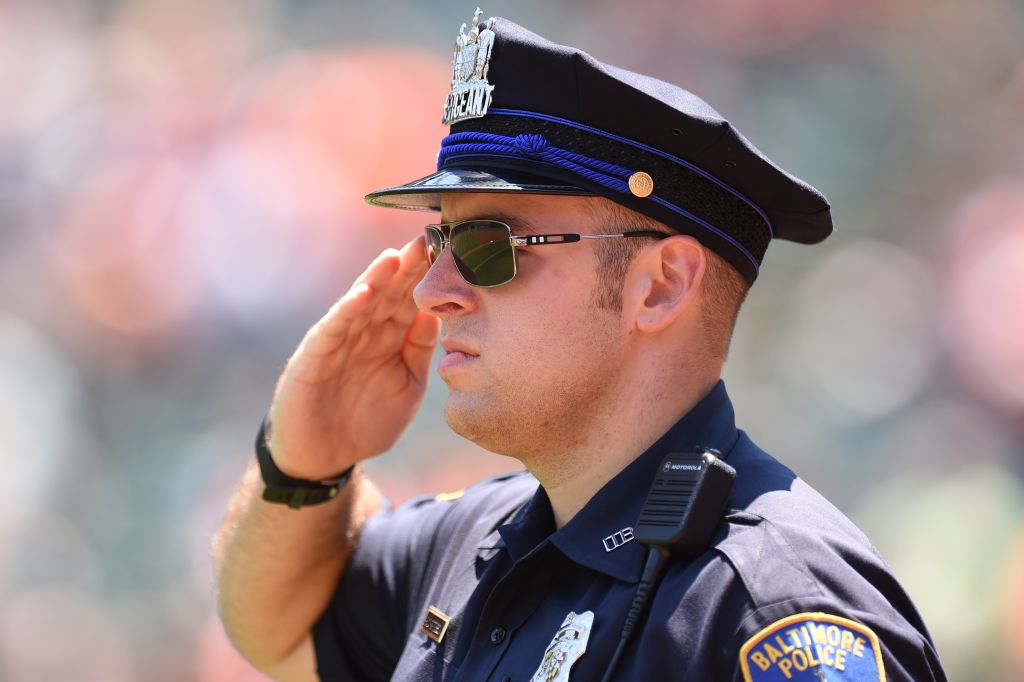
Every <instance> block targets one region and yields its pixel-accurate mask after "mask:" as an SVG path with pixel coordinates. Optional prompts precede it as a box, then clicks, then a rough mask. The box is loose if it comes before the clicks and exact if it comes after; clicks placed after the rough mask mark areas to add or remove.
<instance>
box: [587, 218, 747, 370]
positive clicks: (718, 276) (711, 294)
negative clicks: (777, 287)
mask: <svg viewBox="0 0 1024 682" xmlns="http://www.w3.org/2000/svg"><path fill="white" fill-rule="evenodd" d="M586 205H587V207H588V209H589V211H590V213H591V214H592V216H593V217H594V218H595V219H596V220H598V221H599V223H600V226H599V227H598V232H602V233H605V234H612V233H617V232H629V231H633V230H655V231H658V232H664V233H665V234H670V235H671V234H679V233H678V232H676V231H675V230H673V229H672V228H670V227H668V226H667V225H665V224H664V223H661V222H659V221H657V220H655V219H654V218H651V217H649V216H646V215H644V214H642V213H637V212H636V211H633V210H631V209H628V208H626V207H625V206H622V205H621V204H616V203H614V202H612V201H609V200H606V199H598V200H596V201H587V202H586ZM646 242H647V240H644V239H600V240H596V246H595V249H596V254H597V261H598V272H599V274H600V280H601V281H600V284H599V286H598V289H597V291H595V293H594V298H593V303H594V305H595V306H596V307H598V308H602V309H605V310H612V311H618V310H621V309H622V288H623V285H624V284H625V279H626V271H627V270H628V269H629V265H630V263H631V262H632V261H633V259H634V258H635V257H636V255H637V254H638V253H640V251H641V249H643V247H644V246H646ZM701 247H702V248H703V249H704V254H705V260H706V262H707V266H706V269H705V272H704V280H703V282H702V283H701V289H702V296H701V307H702V313H703V314H702V324H703V326H704V332H705V334H707V335H708V337H709V342H710V343H709V347H710V348H712V349H717V350H718V351H719V352H720V353H721V355H722V357H725V355H726V353H727V352H728V349H729V341H730V339H731V338H732V332H733V329H735V327H736V318H737V316H738V315H739V311H740V307H741V306H742V305H743V302H744V301H745V300H746V298H747V293H748V292H749V291H750V285H749V284H748V283H747V280H746V279H745V278H744V277H743V275H741V274H740V273H739V271H738V270H736V268H734V267H733V266H732V265H730V264H729V263H728V262H727V261H726V260H725V259H724V258H722V257H721V256H719V255H718V254H717V253H715V252H714V251H712V250H711V249H709V248H707V247H706V246H704V245H703V244H702V245H701Z"/></svg>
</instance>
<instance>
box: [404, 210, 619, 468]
mask: <svg viewBox="0 0 1024 682" xmlns="http://www.w3.org/2000/svg"><path fill="white" fill-rule="evenodd" d="M587 201H592V202H593V201H601V200H599V199H593V198H586V197H553V196H543V195H525V194H524V195H510V194H451V195H448V196H445V197H444V199H443V204H442V220H443V221H445V222H454V221H458V220H466V219H470V218H493V219H497V220H501V221H502V222H505V223H507V224H509V225H510V226H511V227H512V232H513V234H528V233H531V232H533V233H551V232H579V233H581V234H596V233H598V231H599V230H598V229H597V228H598V222H597V219H596V218H595V217H594V212H593V211H591V210H588V207H587V206H586V205H585V204H584V202H587ZM594 248H595V247H594V242H593V241H583V242H579V243H573V244H559V245H545V246H536V247H517V249H516V257H517V259H518V272H517V274H516V276H515V278H514V279H513V280H512V281H511V282H509V283H508V284H505V285H502V286H499V287H495V288H490V289H482V288H478V287H473V286H471V285H469V284H468V283H467V282H466V281H465V280H463V279H462V277H461V276H460V275H459V273H458V271H457V270H456V268H455V264H454V263H453V261H452V257H451V253H450V252H449V250H448V249H447V248H446V249H445V251H444V253H442V254H441V256H440V257H439V258H438V259H437V261H436V262H435V263H434V265H433V266H432V267H431V269H430V271H429V272H428V273H427V274H426V276H425V277H424V278H423V281H422V282H420V284H419V286H417V287H416V291H415V299H416V304H417V305H418V306H419V308H420V309H421V310H423V311H424V312H427V313H429V314H431V315H435V316H437V317H438V318H440V319H441V322H442V335H441V343H442V346H443V347H444V349H445V351H446V354H445V356H444V357H443V359H442V360H441V363H440V365H439V367H438V373H439V374H440V376H441V379H442V380H444V382H445V383H446V384H447V385H448V389H449V395H448V401H447V403H446V405H445V418H446V419H447V421H448V423H449V425H450V426H451V427H452V429H454V430H455V431H456V432H457V433H459V434H461V435H462V436H464V437H466V438H468V439H470V440H472V441H474V442H476V443H477V444H479V445H481V446H482V447H485V448H487V449H489V450H492V451H494V452H500V453H503V454H508V455H512V456H517V457H520V458H524V457H525V458H528V459H529V458H531V457H536V456H538V455H543V454H545V453H548V452H556V451H558V450H560V449H564V448H565V447H566V446H570V447H571V446H579V445H582V443H580V442H579V439H580V438H584V437H585V435H584V434H585V432H586V431H587V429H586V425H587V421H588V420H589V419H592V418H597V415H598V413H599V412H600V408H601V407H602V406H603V405H606V404H607V402H608V397H609V395H610V392H612V391H614V389H615V378H616V376H617V370H618V368H619V367H620V366H621V364H622V363H621V362H620V361H621V360H622V354H623V347H624V339H625V338H626V336H627V335H628V331H629V330H628V329H627V328H626V325H625V324H624V323H623V319H622V316H621V314H620V313H618V312H613V311H609V310H606V309H602V308H599V307H598V306H596V305H595V304H594V300H593V299H594V296H595V290H596V289H597V286H598V277H599V276H600V273H598V272H597V270H596V265H597V258H596V255H595V251H594Z"/></svg>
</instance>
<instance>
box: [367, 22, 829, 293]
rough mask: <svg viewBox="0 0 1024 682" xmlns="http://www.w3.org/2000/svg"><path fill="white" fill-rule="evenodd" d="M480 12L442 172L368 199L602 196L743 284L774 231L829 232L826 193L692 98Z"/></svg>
mask: <svg viewBox="0 0 1024 682" xmlns="http://www.w3.org/2000/svg"><path fill="white" fill-rule="evenodd" d="M480 16H481V12H480V11H479V10H477V13H476V15H475V16H474V19H473V21H472V22H471V23H470V26H471V28H470V29H469V30H468V31H467V30H466V26H465V25H463V28H462V30H461V31H460V33H459V36H458V38H457V40H456V50H455V59H454V64H453V73H452V92H451V94H450V95H449V96H448V99H447V101H446V103H445V108H444V123H446V124H449V125H450V126H451V129H450V134H449V135H448V136H446V137H445V138H444V139H443V140H442V141H441V150H440V152H439V153H438V158H437V172H436V173H433V174H432V175H428V176H427V177H424V178H421V179H419V180H415V181H412V182H409V183H407V184H404V185H400V186H398V187H390V188H387V189H381V190H378V191H376V192H373V193H371V194H369V195H367V197H366V200H367V201H369V202H370V203H371V204H375V205H379V206H388V207H393V208H406V209H420V210H440V204H441V199H440V197H441V194H443V193H446V192H528V193H538V194H565V195H583V196H588V195H589V196H592V195H600V196H604V197H607V198H608V199H611V200H612V201H615V202H617V203H619V204H622V205H623V206H626V207H628V208H630V209H632V210H634V211H637V212H639V213H643V214H645V215H648V216H650V217H652V218H654V219H656V220H658V221H661V222H662V223H664V224H666V225H668V226H669V227H671V228H672V229H674V230H676V231H678V232H680V233H682V234H687V235H691V236H693V237H695V238H696V239H698V240H699V241H700V242H701V243H703V244H704V245H705V246H707V247H708V248H710V249H712V250H713V251H715V252H716V253H718V254H719V255H721V256H722V257H723V258H724V259H725V260H726V261H728V262H729V263H730V264H732V265H733V266H734V267H735V268H736V269H737V270H738V271H739V272H740V273H741V274H742V275H743V276H744V277H745V278H746V280H747V281H748V282H751V283H752V282H753V281H754V279H755V278H756V277H757V273H758V268H759V267H760V264H761V260H762V259H763V257H764V253H765V250H766V249H767V248H768V242H769V241H770V240H771V239H772V238H773V237H778V238H780V239H787V240H790V241H794V242H800V243H804V244H814V243H818V242H820V241H822V240H823V239H825V238H826V237H828V236H829V235H830V234H831V233H832V218H831V214H830V211H829V204H828V201H827V200H826V199H825V197H824V196H823V195H822V194H821V193H820V192H818V191H817V190H816V189H814V188H813V187H811V186H810V185H809V184H807V183H805V182H803V181H802V180H800V179H798V178H795V177H793V176H792V175H790V174H788V173H786V172H785V171H784V170H782V169H781V168H779V167H778V166H776V165H775V164H774V163H773V162H772V161H770V160H769V159H768V158H767V157H766V156H765V155H764V154H762V153H761V152H760V151H759V150H758V149H757V148H756V147H754V145H752V144H751V143H750V142H749V141H747V139H746V138H744V137H743V135H742V134H740V132H739V131H738V130H736V128H734V127H733V126H732V125H731V124H730V123H729V122H728V121H727V120H725V118H723V117H722V115H721V114H719V113H718V112H717V111H715V110H714V109H713V108H712V107H711V106H710V105H709V104H707V103H706V102H705V101H704V100H702V99H701V98H699V97H697V96H696V95H694V94H693V93H691V92H689V91H687V90H684V89H683V88H681V87H678V86H675V85H671V84H669V83H666V82H664V81H660V80H658V79H656V78H652V77H650V76H644V75H642V74H638V73H633V72H631V71H626V70H624V69H620V68H618V67H615V66H611V65H608V64H603V63H601V62H599V61H597V60H596V59H594V58H593V57H591V56H590V55H589V54H587V53H585V52H582V51H581V50H578V49H576V48H572V47H566V46H563V45H558V44H556V43H553V42H551V41H549V40H546V39H545V38H542V37H541V36H538V35H536V34H534V33H532V32H530V31H528V30H527V29H525V28H523V27H521V26H519V25H517V24H515V23H514V22H512V21H509V20H507V19H503V18H491V19H489V20H487V21H486V22H481V21H480Z"/></svg>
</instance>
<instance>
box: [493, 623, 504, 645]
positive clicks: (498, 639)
mask: <svg viewBox="0 0 1024 682" xmlns="http://www.w3.org/2000/svg"><path fill="white" fill-rule="evenodd" d="M504 639H505V628H503V627H500V626H499V627H496V628H494V629H493V630H491V644H501V643H502V641H503V640H504Z"/></svg>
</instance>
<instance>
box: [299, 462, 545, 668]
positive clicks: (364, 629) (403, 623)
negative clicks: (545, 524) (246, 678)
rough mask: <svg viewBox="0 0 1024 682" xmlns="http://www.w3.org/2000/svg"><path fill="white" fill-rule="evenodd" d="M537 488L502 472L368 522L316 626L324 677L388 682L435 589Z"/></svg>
mask: <svg viewBox="0 0 1024 682" xmlns="http://www.w3.org/2000/svg"><path fill="white" fill-rule="evenodd" d="M536 487H537V483H536V480H534V479H533V478H532V477H530V476H527V475H525V474H504V475H500V476H496V477H493V478H491V479H487V480H485V481H483V482H481V483H478V484H476V485H474V486H472V487H471V488H468V489H467V490H466V491H465V493H464V494H456V495H444V496H437V497H435V496H433V495H430V496H423V497H417V498H414V499H412V500H410V501H409V502H407V503H405V504H403V505H402V506H400V507H399V508H398V509H392V508H390V507H388V508H386V509H384V510H382V511H381V512H379V513H377V514H375V515H374V516H373V517H371V518H370V519H369V520H368V521H367V522H366V525H365V526H364V527H363V531H362V533H361V535H360V537H359V543H358V545H357V547H356V549H355V551H354V552H353V554H352V556H351V557H350V559H349V562H348V565H347V566H346V568H345V572H344V574H343V575H342V577H341V580H340V581H339V583H338V589H337V591H336V592H335V594H334V597H333V598H332V600H331V602H330V604H329V605H328V607H327V609H326V611H324V613H323V615H322V616H321V617H320V619H319V620H318V621H317V623H316V624H315V625H314V627H313V644H314V649H315V651H316V658H317V671H318V673H319V674H320V679H321V680H323V682H332V681H334V680H346V681H347V680H389V679H391V675H392V673H393V671H394V670H395V667H396V665H397V664H398V662H399V659H400V658H401V656H402V654H403V651H404V650H405V647H406V644H407V641H408V639H409V635H410V633H411V632H413V631H415V630H416V629H417V628H418V627H419V624H420V623H419V622H418V619H420V618H422V616H423V609H424V606H423V605H424V604H425V603H426V602H427V601H428V600H429V597H430V593H431V591H432V590H435V589H437V586H438V585H439V584H443V582H444V580H445V579H446V577H445V576H446V575H447V572H448V571H449V569H450V568H451V566H452V565H453V563H455V562H462V563H465V562H466V561H469V560H470V558H471V557H472V556H475V555H476V552H477V551H478V547H479V544H480V542H481V540H482V539H483V538H484V537H486V536H487V535H488V534H489V533H491V532H492V531H493V530H494V528H495V527H497V525H498V524H499V523H501V522H502V521H503V520H504V519H505V518H506V517H507V516H508V515H509V514H510V513H511V512H512V511H513V510H514V509H516V508H518V507H519V506H520V505H521V504H522V503H523V502H525V499H526V498H527V497H528V496H529V495H530V494H532V491H533V490H535V489H536ZM469 565H472V564H469ZM439 581H440V582H439Z"/></svg>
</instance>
